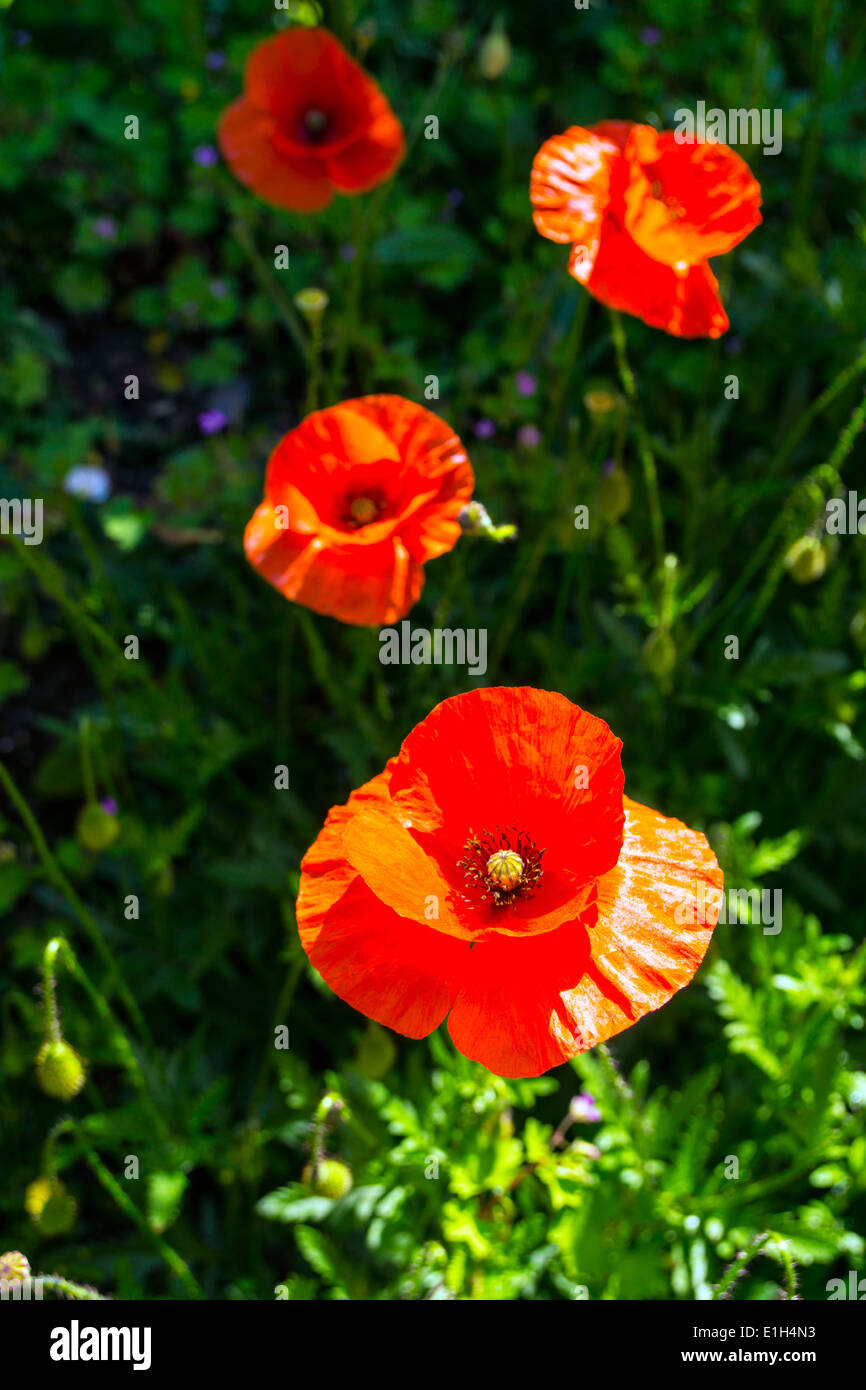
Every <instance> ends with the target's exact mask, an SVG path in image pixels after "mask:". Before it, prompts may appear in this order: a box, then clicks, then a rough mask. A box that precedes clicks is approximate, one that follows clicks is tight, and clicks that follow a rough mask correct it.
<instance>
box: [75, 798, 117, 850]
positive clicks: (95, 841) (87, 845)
mask: <svg viewBox="0 0 866 1390" xmlns="http://www.w3.org/2000/svg"><path fill="white" fill-rule="evenodd" d="M118 833H119V832H118V825H117V817H116V816H112V815H110V814H109V812H108V811H105V810H103V808H102V807H101V806H98V805H96V804H95V803H91V804H90V805H88V806H83V807H82V808H81V810H80V811H79V813H78V819H77V821H76V822H75V834H76V837H77V839H78V843H79V844H80V845H81V846H82V847H83V848H84V849H90V850H93V851H95V852H96V853H99V852H100V851H101V850H104V849H108V848H109V846H110V845H113V844H114V842H115V840H116V839H117V836H118Z"/></svg>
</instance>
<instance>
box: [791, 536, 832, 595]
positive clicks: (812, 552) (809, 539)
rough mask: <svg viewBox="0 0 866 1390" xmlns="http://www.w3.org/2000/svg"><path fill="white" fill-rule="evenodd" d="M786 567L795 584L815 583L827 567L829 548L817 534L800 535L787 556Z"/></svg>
mask: <svg viewBox="0 0 866 1390" xmlns="http://www.w3.org/2000/svg"><path fill="white" fill-rule="evenodd" d="M785 568H786V570H787V571H788V573H789V574H790V576H791V578H792V579H793V581H794V583H795V584H814V582H815V580H816V579H820V578H821V576H822V574H823V573H824V571H825V570H826V568H827V549H826V547H825V545H824V544H823V542H822V541H820V540H819V539H818V537H817V536H800V538H799V539H798V540H796V541H794V544H793V545H792V546H791V548H790V550H789V551H788V553H787V555H786V556H785Z"/></svg>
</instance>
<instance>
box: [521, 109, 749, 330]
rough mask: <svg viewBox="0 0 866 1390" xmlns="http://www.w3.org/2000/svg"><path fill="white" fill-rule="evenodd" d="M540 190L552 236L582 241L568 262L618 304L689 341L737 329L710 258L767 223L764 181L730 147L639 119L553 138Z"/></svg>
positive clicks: (541, 223)
mask: <svg viewBox="0 0 866 1390" xmlns="http://www.w3.org/2000/svg"><path fill="white" fill-rule="evenodd" d="M530 199H531V201H532V207H533V219H534V221H535V225H536V227H537V228H538V230H539V232H540V233H541V235H542V236H545V237H547V238H548V239H549V240H550V241H559V242H569V243H571V258H570V260H569V265H568V269H569V271H570V272H571V274H572V275H573V276H574V278H575V279H576V280H578V281H579V282H580V283H581V284H582V285H584V286H585V287H586V288H587V289H588V290H589V292H590V294H592V295H594V296H595V298H596V299H599V300H601V302H602V304H607V305H608V306H609V307H610V308H611V309H622V310H623V311H624V312H625V313H627V314H634V315H636V317H637V318H639V319H643V321H644V323H648V324H649V325H650V326H651V327H652V328H663V329H664V330H665V331H666V332H667V333H673V334H675V335H676V336H677V337H680V338H718V337H719V336H720V334H722V333H724V332H725V330H726V329H727V328H728V316H727V314H726V313H725V311H724V309H723V307H722V304H721V301H720V299H719V294H718V290H719V286H718V281H717V280H716V278H715V276H714V275H713V273H712V271H711V270H710V268H709V266H708V265H707V260H708V259H709V258H710V257H711V256H721V255H722V254H723V253H724V252H725V251H730V250H731V248H732V247H734V246H736V245H737V244H738V242H740V241H742V240H743V238H744V237H746V236H748V234H749V232H751V231H752V230H753V228H755V227H757V225H758V223H759V222H760V221H761V214H760V212H759V208H760V206H761V189H760V186H759V184H758V182H757V180H756V179H755V178H754V177H753V176H752V173H751V171H750V170H749V167H748V165H747V164H746V163H745V161H744V160H742V159H741V158H740V156H739V155H738V154H735V153H734V151H733V150H731V149H729V148H728V146H727V145H717V144H707V143H704V142H700V143H694V144H687V143H682V144H680V143H678V142H677V138H676V135H675V134H674V132H673V131H663V132H661V133H659V132H658V131H657V130H654V129H653V128H652V126H647V125H632V124H631V123H630V122H628V121H602V122H600V124H598V125H595V126H590V127H589V128H588V129H584V128H583V127H582V126H571V127H570V128H569V129H568V130H566V131H565V132H564V134H562V135H556V136H554V137H553V139H551V140H547V141H545V143H544V144H543V145H542V147H541V149H540V150H539V151H538V154H537V155H536V156H535V160H534V162H533V165H532V176H531V180H530Z"/></svg>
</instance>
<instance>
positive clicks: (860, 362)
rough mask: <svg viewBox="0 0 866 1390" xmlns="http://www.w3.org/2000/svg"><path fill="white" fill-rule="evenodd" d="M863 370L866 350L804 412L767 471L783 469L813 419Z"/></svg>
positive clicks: (865, 364) (865, 367)
mask: <svg viewBox="0 0 866 1390" xmlns="http://www.w3.org/2000/svg"><path fill="white" fill-rule="evenodd" d="M861 372H866V352H864V353H861V355H860V356H859V357H858V358H857V359H856V361H854V362H850V363H849V364H848V366H847V367H844V368H843V369H842V371H841V372H839V374H838V375H837V376H835V377H834V378H833V380H832V381H831V382H830V385H829V386H828V387H827V389H826V390H825V391H822V393H821V395H820V396H819V397H818V398H817V400H814V401H813V402H812V404H811V405H810V406H809V407H808V409H807V410H805V411H804V412H803V414H802V415H801V416H800V418H799V420H798V421H797V422H796V424H795V425H794V426H793V427H792V429H791V430H790V431H789V433H788V434H787V435H786V437H785V438H784V439H783V441H782V443H781V445H780V447H779V449H778V450H777V451H776V453H775V454H774V455H773V457H772V458H771V459H770V461H769V463H768V464H767V473H776V472H779V471H781V469H782V466H783V465H784V464H785V463H787V461H788V459H789V458H790V456H791V454H792V453H793V452H794V450H795V449H796V447H797V445H798V444H799V443H800V440H801V439H802V438H803V436H804V434H805V433H806V431H807V430H808V428H809V426H810V425H811V424H812V421H813V420H815V419H816V417H817V416H818V415H820V414H821V412H822V411H824V410H826V408H827V406H828V405H830V404H831V403H832V402H833V401H834V400H835V399H836V397H837V396H838V395H839V394H840V393H841V392H842V391H844V389H845V387H846V386H847V385H848V383H849V382H850V381H853V380H854V378H855V377H856V376H859V375H860V373H861Z"/></svg>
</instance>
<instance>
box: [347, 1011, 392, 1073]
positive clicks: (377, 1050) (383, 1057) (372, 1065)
mask: <svg viewBox="0 0 866 1390" xmlns="http://www.w3.org/2000/svg"><path fill="white" fill-rule="evenodd" d="M396 1059H397V1049H396V1047H395V1046H394V1039H393V1038H392V1037H391V1034H390V1033H389V1032H388V1031H387V1029H385V1028H380V1027H379V1024H378V1023H374V1022H373V1021H372V1019H371V1020H370V1022H369V1023H368V1024H367V1027H366V1029H365V1031H364V1034H363V1037H362V1038H361V1041H360V1042H359V1044H358V1051H357V1052H356V1053H355V1066H356V1067H357V1068H358V1071H359V1072H361V1073H362V1075H363V1076H367V1077H369V1078H370V1080H371V1081H381V1079H382V1077H383V1076H385V1075H387V1073H388V1072H389V1071H390V1070H391V1068H392V1067H393V1065H394V1062H395V1061H396Z"/></svg>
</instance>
